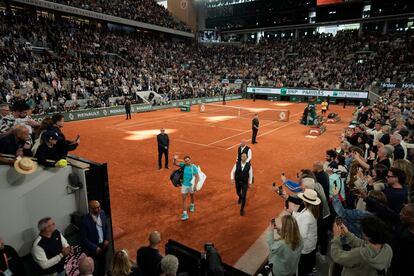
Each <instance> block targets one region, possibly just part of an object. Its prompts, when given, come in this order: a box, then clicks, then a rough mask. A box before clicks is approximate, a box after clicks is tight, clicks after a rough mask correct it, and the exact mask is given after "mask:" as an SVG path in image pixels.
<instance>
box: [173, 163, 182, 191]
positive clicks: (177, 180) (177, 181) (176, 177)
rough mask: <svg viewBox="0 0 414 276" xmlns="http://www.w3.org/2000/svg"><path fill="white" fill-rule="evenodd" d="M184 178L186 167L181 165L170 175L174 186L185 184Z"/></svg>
mask: <svg viewBox="0 0 414 276" xmlns="http://www.w3.org/2000/svg"><path fill="white" fill-rule="evenodd" d="M183 178H184V167H180V168H179V169H178V170H175V171H173V172H172V174H171V175H170V180H171V183H172V184H173V185H174V187H180V186H181V185H182V184H183Z"/></svg>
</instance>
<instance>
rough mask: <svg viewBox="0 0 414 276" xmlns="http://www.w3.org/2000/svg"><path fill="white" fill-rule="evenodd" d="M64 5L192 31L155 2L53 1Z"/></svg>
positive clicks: (116, 0)
mask: <svg viewBox="0 0 414 276" xmlns="http://www.w3.org/2000/svg"><path fill="white" fill-rule="evenodd" d="M51 1H52V2H56V3H59V4H63V5H68V6H74V7H77V8H81V9H85V10H91V11H94V12H99V13H104V14H108V15H113V16H118V17H122V18H126V19H131V20H134V21H139V22H144V23H149V24H153V25H158V26H162V27H167V28H170V29H175V30H180V31H185V32H191V29H190V28H189V27H188V26H186V25H185V24H183V23H181V22H179V21H178V20H176V19H174V18H173V16H172V15H171V13H170V12H169V11H168V10H167V9H166V8H164V7H163V6H161V5H159V4H157V2H156V1H155V0H139V1H120V0H115V1H109V0H100V1H92V0H87V1H80V0H75V1H66V0H51Z"/></svg>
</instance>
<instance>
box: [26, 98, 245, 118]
mask: <svg viewBox="0 0 414 276" xmlns="http://www.w3.org/2000/svg"><path fill="white" fill-rule="evenodd" d="M241 98H242V96H241V95H228V96H226V100H236V99H241ZM222 99H223V98H222V97H210V98H198V99H188V100H178V101H172V102H171V103H170V104H166V105H154V106H153V105H151V104H134V105H132V106H131V112H132V113H140V112H147V111H153V110H160V109H168V108H178V107H180V106H183V105H194V104H201V103H211V102H219V101H222ZM62 114H63V116H64V117H65V121H79V120H86V119H94V118H101V117H109V116H115V115H121V114H125V107H124V106H123V105H120V106H113V107H106V108H94V109H84V110H75V111H71V112H65V113H62ZM47 116H50V114H41V115H33V119H35V120H39V121H41V120H43V118H45V117H47Z"/></svg>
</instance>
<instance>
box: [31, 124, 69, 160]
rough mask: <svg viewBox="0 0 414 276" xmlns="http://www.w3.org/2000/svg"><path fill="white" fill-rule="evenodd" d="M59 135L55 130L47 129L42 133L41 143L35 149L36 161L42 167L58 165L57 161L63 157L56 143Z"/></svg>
mask: <svg viewBox="0 0 414 276" xmlns="http://www.w3.org/2000/svg"><path fill="white" fill-rule="evenodd" d="M59 139H60V137H59V134H58V133H57V132H55V131H52V130H49V131H46V132H45V133H43V135H42V140H43V141H42V143H41V145H40V146H39V148H38V149H37V151H36V155H35V157H36V158H37V162H38V163H39V164H40V165H42V166H44V167H59V166H60V165H59V164H58V161H59V160H61V159H64V158H65V157H64V156H63V155H61V154H60V151H59V149H58V148H57V145H56V144H57V143H58V141H59Z"/></svg>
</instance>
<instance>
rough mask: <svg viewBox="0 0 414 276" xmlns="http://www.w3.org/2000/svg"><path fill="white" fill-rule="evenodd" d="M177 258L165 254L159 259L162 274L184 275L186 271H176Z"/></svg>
mask: <svg viewBox="0 0 414 276" xmlns="http://www.w3.org/2000/svg"><path fill="white" fill-rule="evenodd" d="M178 265H179V262H178V259H177V257H176V256H174V255H167V256H165V257H164V258H162V260H161V270H162V272H163V274H161V275H163V276H186V275H187V273H179V274H177V271H178Z"/></svg>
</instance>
